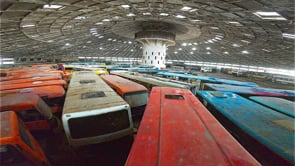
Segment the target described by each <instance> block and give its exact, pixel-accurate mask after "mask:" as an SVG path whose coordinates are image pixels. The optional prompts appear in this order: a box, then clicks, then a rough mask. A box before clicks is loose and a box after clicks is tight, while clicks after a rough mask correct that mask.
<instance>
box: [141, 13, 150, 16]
mask: <svg viewBox="0 0 295 166" xmlns="http://www.w3.org/2000/svg"><path fill="white" fill-rule="evenodd" d="M142 14H143V15H144V16H149V15H152V14H151V13H150V12H145V13H142Z"/></svg>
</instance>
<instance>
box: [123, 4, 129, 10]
mask: <svg viewBox="0 0 295 166" xmlns="http://www.w3.org/2000/svg"><path fill="white" fill-rule="evenodd" d="M121 7H122V8H125V9H129V8H130V6H129V5H121Z"/></svg>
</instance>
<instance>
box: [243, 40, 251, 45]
mask: <svg viewBox="0 0 295 166" xmlns="http://www.w3.org/2000/svg"><path fill="white" fill-rule="evenodd" d="M241 42H244V43H247V44H249V43H251V42H249V41H248V40H241Z"/></svg>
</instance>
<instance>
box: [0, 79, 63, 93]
mask: <svg viewBox="0 0 295 166" xmlns="http://www.w3.org/2000/svg"><path fill="white" fill-rule="evenodd" d="M53 85H59V86H66V81H64V80H49V81H34V82H26V83H19V84H9V85H2V86H0V91H4V90H12V89H23V88H31V87H40V86H53Z"/></svg>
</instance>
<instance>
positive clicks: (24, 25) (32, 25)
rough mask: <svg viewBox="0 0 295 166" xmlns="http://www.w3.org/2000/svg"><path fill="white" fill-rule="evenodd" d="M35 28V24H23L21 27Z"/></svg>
mask: <svg viewBox="0 0 295 166" xmlns="http://www.w3.org/2000/svg"><path fill="white" fill-rule="evenodd" d="M34 26H35V24H23V25H21V27H23V28H27V27H34Z"/></svg>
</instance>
